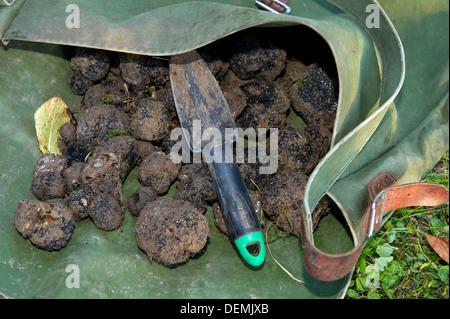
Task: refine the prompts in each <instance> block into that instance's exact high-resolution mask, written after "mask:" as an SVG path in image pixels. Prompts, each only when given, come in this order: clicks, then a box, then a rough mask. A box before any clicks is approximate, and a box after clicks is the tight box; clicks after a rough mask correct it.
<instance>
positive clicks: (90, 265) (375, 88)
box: [0, 0, 449, 298]
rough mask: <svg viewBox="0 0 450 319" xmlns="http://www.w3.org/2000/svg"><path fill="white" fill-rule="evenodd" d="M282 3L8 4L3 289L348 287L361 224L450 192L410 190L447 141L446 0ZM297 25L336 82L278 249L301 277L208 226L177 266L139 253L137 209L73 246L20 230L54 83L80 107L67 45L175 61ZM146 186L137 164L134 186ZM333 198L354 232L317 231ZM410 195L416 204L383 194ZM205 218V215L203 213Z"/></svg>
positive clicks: (334, 293)
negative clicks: (318, 147)
mask: <svg viewBox="0 0 450 319" xmlns="http://www.w3.org/2000/svg"><path fill="white" fill-rule="evenodd" d="M73 4H76V5H77V7H78V8H79V10H80V14H81V18H80V28H76V27H73V28H68V27H67V26H66V22H67V19H68V17H69V15H70V13H71V12H72V11H71V10H70V7H68V6H69V5H73ZM289 6H290V14H289V15H286V14H276V13H273V12H268V11H265V10H261V9H258V8H257V7H256V6H255V4H254V2H253V1H250V0H248V1H247V0H221V1H214V2H212V1H182V0H167V1H151V0H148V1H140V0H130V1H114V2H111V1H89V0H77V1H75V0H72V1H68V0H62V1H61V0H47V1H37V0H16V1H2V2H0V37H1V39H2V42H3V45H2V47H1V48H0V87H1V89H2V93H1V94H0V110H1V112H2V113H1V114H2V117H1V119H0V121H1V125H0V142H1V143H0V144H1V146H2V151H1V152H0V182H1V183H0V197H1V200H0V293H1V295H2V296H10V297H14V298H103V297H106V298H336V297H343V296H344V295H345V292H346V289H347V286H348V283H349V280H350V278H351V272H352V267H353V266H354V263H355V262H356V260H355V258H357V257H358V256H359V251H360V249H361V248H362V246H363V245H364V244H365V243H366V242H367V240H368V239H370V238H368V237H367V235H368V234H373V233H374V232H376V230H377V229H378V228H379V226H381V225H382V224H383V223H384V222H385V220H386V219H387V218H389V213H388V212H389V211H390V210H392V209H395V208H397V207H398V205H400V206H402V205H405V204H406V203H408V204H410V205H435V204H438V203H440V202H442V201H445V200H448V190H446V189H442V187H439V186H430V185H418V186H417V185H416V184H413V185H408V184H409V183H415V182H417V181H419V180H420V179H421V178H422V177H423V176H424V175H425V174H426V173H427V172H428V171H429V170H430V169H431V168H432V167H433V166H434V165H435V164H436V163H437V161H438V160H439V159H440V158H441V157H442V155H443V154H444V152H445V151H446V150H447V149H448V111H449V105H448V75H449V66H448V61H449V58H448V42H449V41H448V2H447V1H443V0H432V1H387V0H386V1H385V0H382V1H379V3H378V2H376V1H369V0H333V1H329V2H328V1H324V0H297V1H291V2H289ZM373 6H375V7H373ZM377 12H378V13H379V14H378V15H377ZM294 25H304V26H306V27H308V28H310V29H312V30H314V31H315V32H317V33H318V34H319V35H320V36H321V37H322V38H323V39H324V40H325V41H326V43H327V44H328V45H329V47H330V49H331V51H332V53H333V56H334V59H335V62H336V67H337V71H338V75H339V92H340V93H339V101H338V111H337V117H336V122H335V127H334V132H333V139H332V148H331V149H330V151H329V152H328V153H327V155H326V156H325V157H324V158H323V159H322V160H321V162H320V163H319V165H318V166H317V167H316V169H315V170H314V171H313V173H312V174H311V176H310V179H309V181H308V184H307V188H306V191H305V200H304V207H305V209H304V217H305V218H304V223H303V237H302V239H301V240H298V239H297V238H294V237H292V238H288V239H286V240H279V241H276V242H275V243H273V244H271V246H270V249H271V252H272V254H273V256H274V257H275V258H276V259H277V260H278V261H279V262H280V263H281V264H282V265H284V266H285V267H287V268H288V269H289V270H290V271H291V272H292V273H293V274H294V275H295V276H296V277H297V278H301V279H302V280H303V281H304V283H302V282H297V281H295V280H292V279H291V278H290V277H289V276H287V275H286V273H285V272H284V271H283V270H282V269H280V268H279V267H278V265H277V264H276V263H275V261H274V260H273V259H271V258H269V257H268V258H267V260H266V262H265V265H264V267H263V268H262V269H260V270H258V271H254V270H251V269H248V268H247V267H245V266H243V264H242V262H241V261H240V260H239V258H236V255H235V252H234V250H233V247H232V245H231V243H230V241H229V240H227V239H226V238H223V237H221V235H220V233H219V232H218V230H215V229H213V230H212V231H211V235H210V239H209V243H208V247H207V250H206V252H205V253H204V254H203V255H202V256H201V257H200V258H197V259H193V260H191V261H190V262H189V263H187V264H186V265H184V266H183V267H178V268H175V269H168V268H166V267H164V266H162V265H159V264H157V263H150V262H149V261H148V258H147V257H146V256H145V255H144V254H143V253H142V252H141V251H140V250H139V249H138V247H137V245H136V242H135V239H134V224H135V222H136V220H135V218H134V217H133V216H131V215H130V214H127V215H126V217H125V219H124V222H123V226H122V231H114V232H101V231H99V230H98V229H96V227H95V226H94V225H93V224H92V223H89V222H87V221H82V222H80V223H77V224H76V229H75V231H74V234H73V235H72V238H71V240H70V242H69V244H68V246H67V247H65V248H64V249H62V250H61V251H58V252H47V251H42V250H39V249H37V248H36V247H34V246H33V245H31V244H30V243H29V242H28V241H27V240H25V239H23V238H22V237H21V236H20V235H19V234H18V233H17V231H16V230H15V229H14V226H13V216H14V209H15V207H16V205H17V203H18V201H19V200H21V199H24V198H33V195H32V194H31V191H30V189H29V185H30V182H31V179H32V172H33V168H34V165H35V163H36V161H37V159H38V158H39V156H40V151H39V147H38V145H37V141H36V137H35V130H34V122H33V115H34V112H35V110H36V109H37V107H39V106H40V105H41V104H42V103H43V102H45V101H46V100H47V99H49V98H50V97H53V96H57V95H58V94H59V95H60V96H61V97H62V98H63V100H64V101H65V102H66V103H67V104H68V105H77V104H78V103H79V102H80V97H79V96H75V95H74V94H73V93H72V92H71V91H70V88H69V87H68V85H67V79H68V77H69V76H70V73H71V70H70V56H69V55H68V54H69V52H70V50H69V47H70V46H86V47H93V48H101V49H106V50H113V51H120V52H130V53H137V54H147V55H155V56H162V55H167V56H170V55H173V54H176V53H182V52H186V51H190V50H193V49H196V48H199V47H202V46H204V45H207V44H209V43H211V42H214V41H216V40H218V39H221V38H224V37H226V36H228V35H230V34H233V33H236V32H239V31H242V30H245V29H248V28H251V27H265V26H272V27H279V28H280V30H282V28H284V27H287V26H294ZM292 41H296V39H295V37H293V38H292ZM383 172H385V173H383ZM394 183H395V185H394ZM137 186H138V183H137V180H136V175H135V174H134V179H133V172H132V174H131V176H130V177H129V179H127V181H126V183H125V185H124V188H123V192H124V194H125V196H127V195H129V194H131V193H132V192H133V191H134V190H135V189H136V187H137ZM325 194H326V195H328V196H330V197H331V198H332V199H333V200H334V201H335V203H336V204H337V205H338V206H339V208H340V210H341V212H342V215H343V216H344V218H345V221H346V223H347V227H348V228H349V229H350V233H349V232H347V231H346V226H345V225H343V224H342V223H341V222H340V221H339V220H338V219H337V218H335V217H334V216H331V215H330V216H327V217H326V218H324V219H323V220H322V221H321V224H320V226H319V228H318V230H317V231H316V232H315V233H314V234H313V233H312V225H311V222H310V218H309V216H310V213H311V212H312V210H313V209H314V207H315V205H316V204H317V202H318V201H319V200H320V199H321V198H322V197H323V196H324V195H325ZM407 194H409V195H410V196H409V197H412V200H411V201H410V202H405V201H404V200H403V201H401V200H400V203H399V202H398V201H395V203H394V204H392V205H387V204H386V203H390V199H394V198H400V199H402V198H403V199H404V198H405V196H407ZM414 194H422V195H424V194H425V196H424V197H417V196H415V195H414ZM167 196H170V194H168V195H167ZM398 196H400V197H398ZM401 196H403V197H401ZM393 202H394V201H393ZM382 206H384V207H382ZM384 213H387V214H386V215H385V216H384V217H383V214H384ZM206 215H207V217H208V218H209V220H210V222H212V220H211V218H212V216H211V215H212V213H211V210H210V209H209V210H208V212H207V214H206ZM71 265H76V266H77V268H78V269H79V275H80V287H79V288H70V287H69V286H68V285H67V284H66V283H67V278H68V274H69V273H70V272H69V271H70V269H72V268H71V267H70V266H71Z"/></svg>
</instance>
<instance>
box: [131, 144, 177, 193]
mask: <svg viewBox="0 0 450 319" xmlns="http://www.w3.org/2000/svg"><path fill="white" fill-rule="evenodd" d="M179 169H180V165H179V164H175V163H173V162H172V160H171V159H170V156H169V155H166V154H164V153H163V152H153V153H151V154H150V155H148V156H147V157H146V158H145V159H144V160H143V161H142V163H141V166H139V170H138V179H139V181H140V183H141V184H142V185H143V186H148V187H151V188H153V189H154V190H155V191H156V193H158V195H161V194H164V193H166V192H167V191H168V190H169V188H170V185H171V184H172V182H174V181H175V179H176V178H177V176H178V171H179Z"/></svg>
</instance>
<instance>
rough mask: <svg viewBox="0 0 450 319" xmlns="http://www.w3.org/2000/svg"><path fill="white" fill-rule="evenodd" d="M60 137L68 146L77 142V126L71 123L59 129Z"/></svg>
mask: <svg viewBox="0 0 450 319" xmlns="http://www.w3.org/2000/svg"><path fill="white" fill-rule="evenodd" d="M59 135H60V137H61V139H62V140H63V141H64V142H65V143H67V144H69V143H70V142H73V141H76V140H77V127H76V126H75V124H73V123H71V122H69V123H66V124H63V125H62V126H61V127H60V128H59Z"/></svg>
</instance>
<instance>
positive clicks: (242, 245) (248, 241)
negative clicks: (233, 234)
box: [234, 231, 266, 267]
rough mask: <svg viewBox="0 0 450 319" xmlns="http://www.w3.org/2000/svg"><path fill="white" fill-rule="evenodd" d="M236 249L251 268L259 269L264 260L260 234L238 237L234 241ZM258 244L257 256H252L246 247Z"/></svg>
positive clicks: (263, 247)
mask: <svg viewBox="0 0 450 319" xmlns="http://www.w3.org/2000/svg"><path fill="white" fill-rule="evenodd" d="M234 244H235V245H236V248H237V249H238V250H239V253H240V254H241V256H242V258H244V260H245V261H246V262H247V263H248V264H249V265H251V266H253V267H259V266H261V265H262V264H263V262H264V260H265V258H266V249H265V246H264V237H263V234H262V232H260V231H258V232H253V233H250V234H246V235H244V236H241V237H239V238H238V239H236V240H235V241H234ZM255 244H259V251H258V254H256V255H253V254H251V253H250V252H249V251H248V247H250V246H252V245H255Z"/></svg>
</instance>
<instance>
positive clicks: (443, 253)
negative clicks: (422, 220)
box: [425, 234, 449, 264]
mask: <svg viewBox="0 0 450 319" xmlns="http://www.w3.org/2000/svg"><path fill="white" fill-rule="evenodd" d="M425 237H426V238H427V241H428V243H429V244H430V246H431V248H433V249H434V251H435V252H436V253H437V254H438V255H439V256H440V257H441V258H442V259H444V260H445V261H446V262H447V264H448V250H449V246H448V238H446V237H436V236H433V235H428V234H425Z"/></svg>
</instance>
